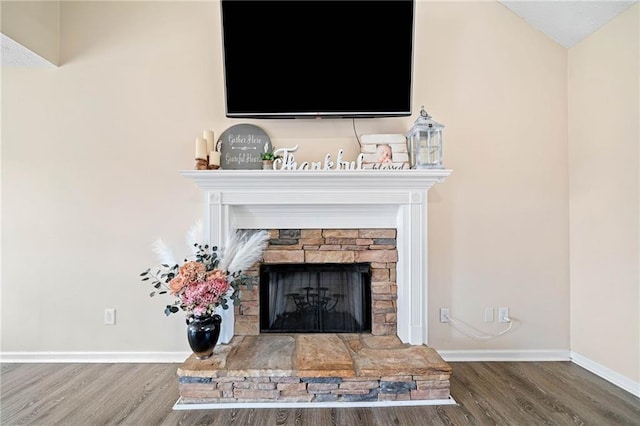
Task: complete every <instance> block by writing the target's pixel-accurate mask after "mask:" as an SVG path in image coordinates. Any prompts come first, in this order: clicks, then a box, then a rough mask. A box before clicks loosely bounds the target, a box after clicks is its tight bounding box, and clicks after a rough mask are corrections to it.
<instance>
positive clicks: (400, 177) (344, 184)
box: [180, 169, 452, 191]
mask: <svg viewBox="0 0 640 426" xmlns="http://www.w3.org/2000/svg"><path fill="white" fill-rule="evenodd" d="M451 172H452V171H451V170H449V169H425V170H330V171H311V170H285V171H283V170H182V171H180V174H181V175H182V176H184V177H186V178H189V179H192V180H193V181H195V182H196V184H197V185H198V186H199V187H200V188H202V189H203V190H209V191H211V190H217V191H220V190H225V189H254V190H260V189H265V188H270V189H281V190H287V189H307V190H310V191H311V190H314V189H317V190H334V189H335V190H349V189H352V190H353V189H355V190H362V191H364V190H382V189H399V188H402V189H406V190H425V189H429V188H430V187H431V186H433V185H434V184H435V183H438V182H443V181H444V179H445V178H446V177H447V176H449V175H450V174H451Z"/></svg>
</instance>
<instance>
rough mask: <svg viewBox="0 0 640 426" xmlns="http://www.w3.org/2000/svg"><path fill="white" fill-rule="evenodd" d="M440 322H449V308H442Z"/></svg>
mask: <svg viewBox="0 0 640 426" xmlns="http://www.w3.org/2000/svg"><path fill="white" fill-rule="evenodd" d="M440 322H449V308H440Z"/></svg>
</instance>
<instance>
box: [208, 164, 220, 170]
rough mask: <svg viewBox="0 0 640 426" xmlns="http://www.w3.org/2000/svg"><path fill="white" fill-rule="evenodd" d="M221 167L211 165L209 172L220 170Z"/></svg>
mask: <svg viewBox="0 0 640 426" xmlns="http://www.w3.org/2000/svg"><path fill="white" fill-rule="evenodd" d="M219 168H220V166H216V165H215V164H209V170H218V169H219Z"/></svg>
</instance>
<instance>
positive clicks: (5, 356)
mask: <svg viewBox="0 0 640 426" xmlns="http://www.w3.org/2000/svg"><path fill="white" fill-rule="evenodd" d="M190 355H191V352H0V362H2V363H74V362H75V363H123V362H131V363H182V362H184V361H185V360H186V359H187V358H188V357H189V356H190Z"/></svg>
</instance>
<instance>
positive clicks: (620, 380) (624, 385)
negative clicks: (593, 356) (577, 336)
mask: <svg viewBox="0 0 640 426" xmlns="http://www.w3.org/2000/svg"><path fill="white" fill-rule="evenodd" d="M571 361H573V362H574V363H576V364H578V365H579V366H580V367H582V368H584V369H585V370H589V371H591V372H592V373H593V374H595V375H597V376H599V377H602V378H603V379H605V380H607V381H609V382H611V383H613V384H614V385H616V386H618V387H619V388H621V389H624V390H626V391H627V392H629V393H631V394H633V395H635V396H637V397H638V398H640V383H638V382H635V381H633V380H631V379H630V378H628V377H626V376H623V375H622V374H620V373H616V372H615V371H613V370H611V369H610V368H608V367H605V366H604V365H601V364H598V363H597V362H595V361H592V360H590V359H589V358H586V357H584V356H582V355H580V354H579V353H576V352H571Z"/></svg>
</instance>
